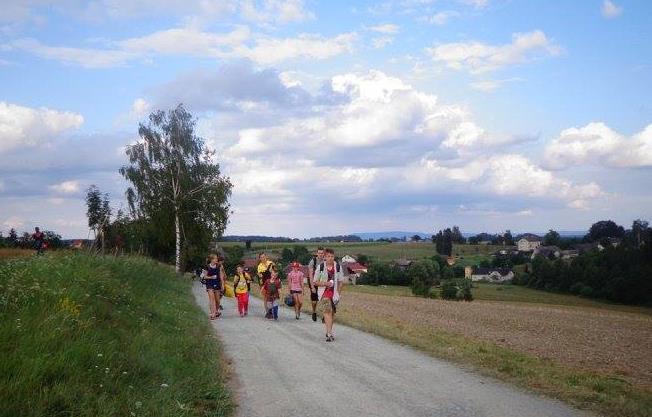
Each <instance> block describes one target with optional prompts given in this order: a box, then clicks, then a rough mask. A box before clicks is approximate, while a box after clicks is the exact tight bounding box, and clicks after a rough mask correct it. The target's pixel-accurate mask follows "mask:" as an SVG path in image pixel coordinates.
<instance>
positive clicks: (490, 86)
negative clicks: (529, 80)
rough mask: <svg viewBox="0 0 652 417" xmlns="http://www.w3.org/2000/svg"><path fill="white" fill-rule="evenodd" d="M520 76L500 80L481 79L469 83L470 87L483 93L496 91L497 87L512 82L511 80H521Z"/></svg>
mask: <svg viewBox="0 0 652 417" xmlns="http://www.w3.org/2000/svg"><path fill="white" fill-rule="evenodd" d="M521 80H522V79H521V78H506V79H502V80H481V81H474V82H472V83H471V84H469V85H470V86H471V88H472V89H474V90H478V91H482V92H484V93H491V92H493V91H496V90H497V89H498V88H500V87H502V86H503V85H504V84H506V83H509V82H513V81H521Z"/></svg>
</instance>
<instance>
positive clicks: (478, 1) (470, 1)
mask: <svg viewBox="0 0 652 417" xmlns="http://www.w3.org/2000/svg"><path fill="white" fill-rule="evenodd" d="M459 1H460V3H463V4H466V5H469V6H474V7H475V8H478V9H482V8H483V7H486V6H487V5H488V4H489V0H459Z"/></svg>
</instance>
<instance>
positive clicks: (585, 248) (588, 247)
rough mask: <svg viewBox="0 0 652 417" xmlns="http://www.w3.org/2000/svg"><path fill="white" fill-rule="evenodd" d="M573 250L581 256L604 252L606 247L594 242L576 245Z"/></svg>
mask: <svg viewBox="0 0 652 417" xmlns="http://www.w3.org/2000/svg"><path fill="white" fill-rule="evenodd" d="M573 249H575V250H577V252H579V254H580V255H582V254H584V253H587V252H591V251H593V250H597V251H602V250H604V246H602V245H601V244H599V243H598V242H592V243H576V244H575V245H573Z"/></svg>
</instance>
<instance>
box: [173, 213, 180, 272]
mask: <svg viewBox="0 0 652 417" xmlns="http://www.w3.org/2000/svg"><path fill="white" fill-rule="evenodd" d="M174 232H175V236H176V243H175V249H176V256H175V262H174V270H175V271H176V273H177V274H180V273H181V227H180V226H179V212H178V211H177V210H176V208H175V210H174Z"/></svg>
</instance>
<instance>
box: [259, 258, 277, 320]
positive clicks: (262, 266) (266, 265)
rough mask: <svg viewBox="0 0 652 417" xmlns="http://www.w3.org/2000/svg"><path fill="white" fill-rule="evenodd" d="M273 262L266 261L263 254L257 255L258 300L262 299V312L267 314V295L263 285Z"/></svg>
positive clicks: (269, 274) (269, 273)
mask: <svg viewBox="0 0 652 417" xmlns="http://www.w3.org/2000/svg"><path fill="white" fill-rule="evenodd" d="M273 265H274V262H272V261H270V260H269V259H267V254H266V253H265V252H260V253H259V254H258V266H257V267H256V276H257V277H258V285H259V286H260V298H262V299H263V310H264V311H265V312H267V302H266V300H267V294H265V291H266V289H265V284H266V283H267V280H268V279H269V278H270V276H271V272H270V270H271V268H272V266H273Z"/></svg>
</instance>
